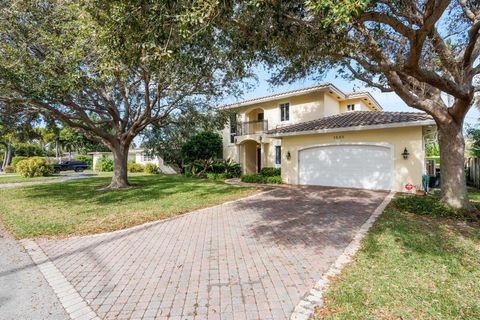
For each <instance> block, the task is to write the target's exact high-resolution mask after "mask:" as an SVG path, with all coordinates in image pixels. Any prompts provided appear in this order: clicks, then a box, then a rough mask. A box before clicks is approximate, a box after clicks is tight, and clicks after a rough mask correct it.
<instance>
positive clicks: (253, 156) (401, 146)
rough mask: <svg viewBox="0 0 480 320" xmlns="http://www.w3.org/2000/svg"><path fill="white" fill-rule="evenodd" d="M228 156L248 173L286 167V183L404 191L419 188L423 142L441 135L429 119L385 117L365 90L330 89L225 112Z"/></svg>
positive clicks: (250, 102)
mask: <svg viewBox="0 0 480 320" xmlns="http://www.w3.org/2000/svg"><path fill="white" fill-rule="evenodd" d="M221 108H222V109H228V110H231V111H232V112H233V113H234V114H233V115H232V117H231V120H230V125H228V126H227V127H226V128H225V130H224V132H223V142H224V150H223V151H224V152H223V154H224V158H226V159H227V158H230V159H233V160H235V161H237V162H239V163H240V164H241V166H242V171H243V173H244V174H249V173H254V172H259V171H260V169H261V168H262V167H277V168H280V167H281V169H282V179H283V182H284V183H288V184H299V185H324V186H337V187H353V188H365V189H385V190H395V191H406V190H405V185H407V184H412V185H414V186H417V185H421V181H422V175H423V174H424V173H425V142H424V138H426V137H427V136H431V135H432V133H433V132H435V131H436V127H435V122H434V120H433V119H432V118H431V117H430V116H428V115H427V114H425V113H416V112H383V111H382V107H381V106H380V105H379V103H378V102H377V101H376V100H375V99H374V98H373V96H372V95H371V94H370V93H368V92H366V91H361V92H352V93H344V92H342V91H341V90H339V89H338V88H337V87H335V86H334V85H332V84H330V83H326V84H321V85H317V86H313V87H308V88H302V89H298V90H292V91H288V92H284V93H279V94H274V95H271V96H266V97H261V98H255V99H250V100H246V101H243V102H238V103H234V104H229V105H226V106H222V107H221Z"/></svg>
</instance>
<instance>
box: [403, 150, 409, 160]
mask: <svg viewBox="0 0 480 320" xmlns="http://www.w3.org/2000/svg"><path fill="white" fill-rule="evenodd" d="M409 155H410V153H408V150H407V147H405V149H403V152H402V156H403V159H405V160H407V159H408V156H409Z"/></svg>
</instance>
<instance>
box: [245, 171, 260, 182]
mask: <svg viewBox="0 0 480 320" xmlns="http://www.w3.org/2000/svg"><path fill="white" fill-rule="evenodd" d="M241 180H242V181H243V182H248V183H265V177H264V176H261V175H259V174H258V173H254V174H246V175H244V176H242V178H241Z"/></svg>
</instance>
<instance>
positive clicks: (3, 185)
mask: <svg viewBox="0 0 480 320" xmlns="http://www.w3.org/2000/svg"><path fill="white" fill-rule="evenodd" d="M95 176H96V174H93V173H67V174H63V175H62V176H61V177H60V178H53V179H51V180H40V181H31V182H12V183H0V188H13V187H24V186H33V185H36V184H49V183H57V182H64V181H69V180H76V179H83V178H90V177H95Z"/></svg>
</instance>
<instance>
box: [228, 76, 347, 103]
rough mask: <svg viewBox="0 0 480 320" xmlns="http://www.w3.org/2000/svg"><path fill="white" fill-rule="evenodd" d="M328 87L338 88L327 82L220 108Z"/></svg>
mask: <svg viewBox="0 0 480 320" xmlns="http://www.w3.org/2000/svg"><path fill="white" fill-rule="evenodd" d="M328 87H334V88H336V87H335V86H333V84H331V83H329V82H325V83H320V84H317V85H315V86H310V87H303V88H299V89H295V90H290V91H284V92H279V93H274V94H272V95H268V96H263V97H257V98H253V99H248V100H243V101H239V102H234V103H229V104H226V105H223V106H221V107H220V108H230V107H234V106H237V105H243V104H249V103H255V102H263V101H264V100H272V99H274V98H278V97H281V96H288V95H291V94H295V93H302V92H304V91H307V92H308V91H312V90H320V89H325V88H328ZM337 90H339V89H337ZM340 92H341V91H340Z"/></svg>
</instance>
